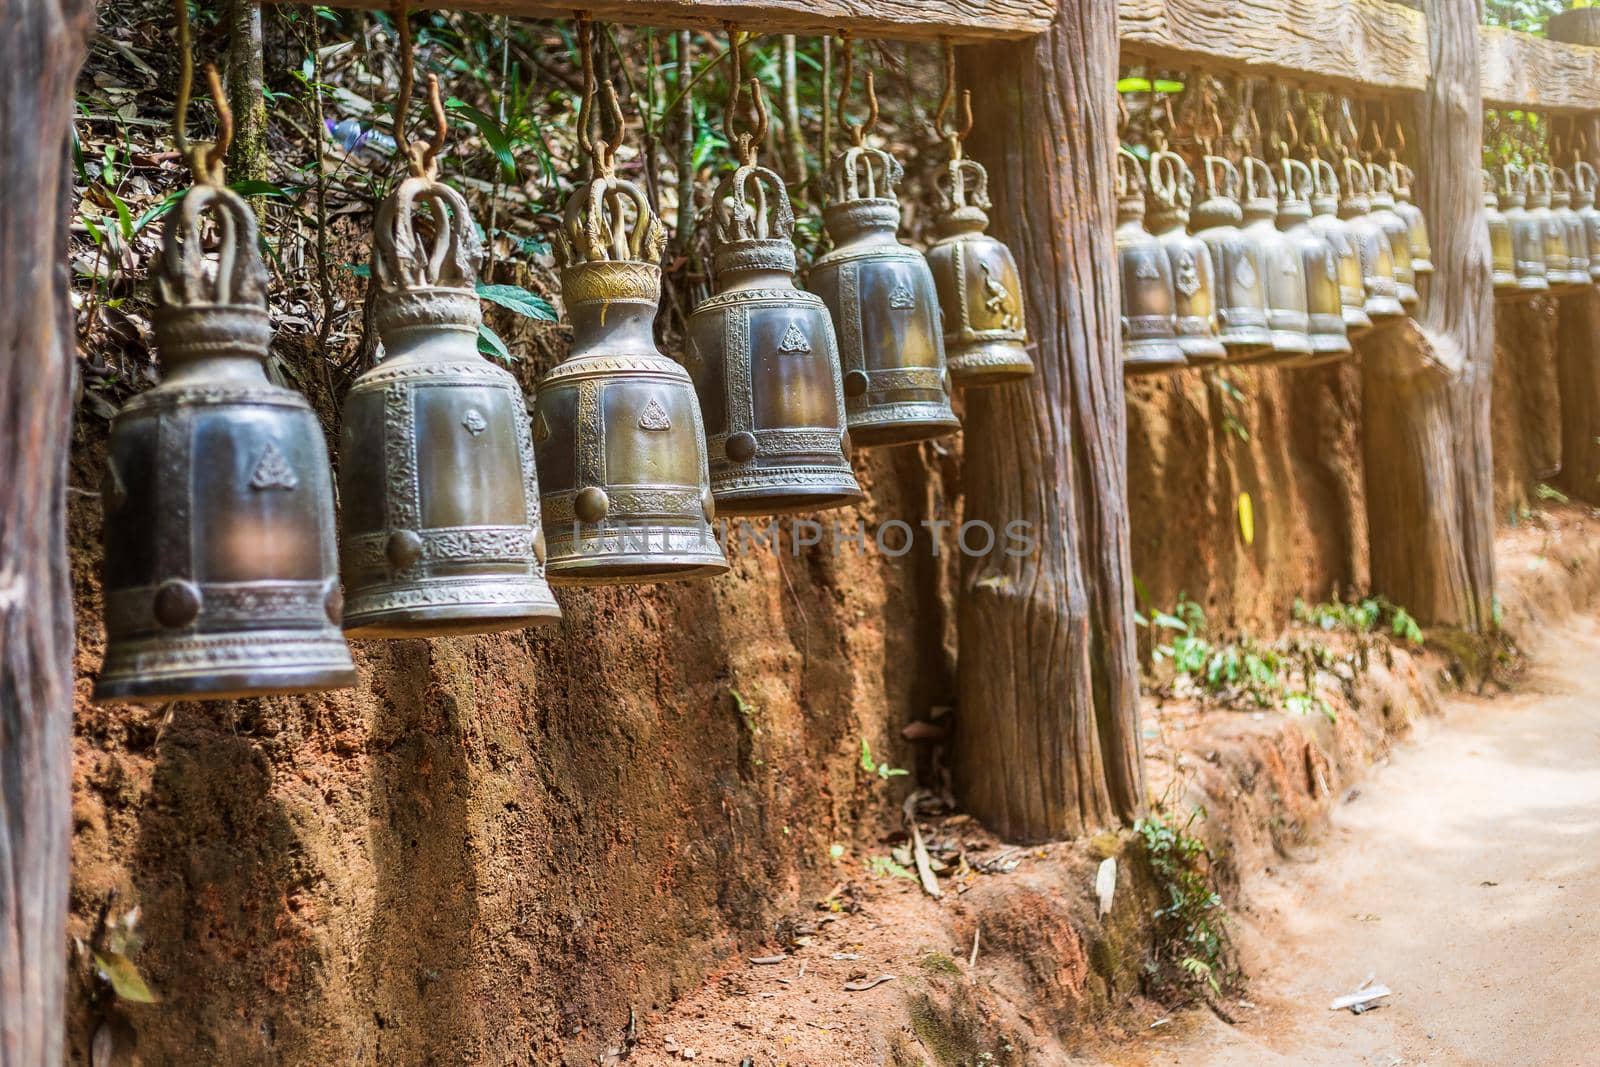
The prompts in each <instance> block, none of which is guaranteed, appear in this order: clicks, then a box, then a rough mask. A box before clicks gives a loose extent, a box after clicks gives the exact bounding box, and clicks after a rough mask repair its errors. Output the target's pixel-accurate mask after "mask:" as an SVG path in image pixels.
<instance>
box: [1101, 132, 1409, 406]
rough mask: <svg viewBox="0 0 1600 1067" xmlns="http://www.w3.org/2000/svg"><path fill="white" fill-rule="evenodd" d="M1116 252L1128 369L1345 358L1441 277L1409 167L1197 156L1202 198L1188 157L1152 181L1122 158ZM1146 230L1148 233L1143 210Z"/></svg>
mask: <svg viewBox="0 0 1600 1067" xmlns="http://www.w3.org/2000/svg"><path fill="white" fill-rule="evenodd" d="M1118 165H1119V173H1118V199H1117V234H1116V235H1117V252H1118V257H1119V264H1120V270H1121V277H1122V331H1123V370H1124V372H1125V373H1127V374H1130V375H1131V374H1149V373H1158V372H1164V371H1171V370H1175V369H1178V368H1181V367H1185V366H1205V365H1208V364H1213V363H1217V362H1220V361H1222V360H1227V361H1229V362H1232V363H1280V364H1282V365H1285V366H1294V367H1306V366H1314V365H1316V364H1320V363H1326V362H1331V361H1333V360H1338V359H1343V358H1344V357H1346V356H1348V355H1350V354H1351V352H1352V348H1351V344H1350V341H1351V339H1352V338H1354V337H1357V336H1359V335H1360V334H1361V333H1363V332H1365V331H1367V330H1370V329H1371V328H1373V327H1374V326H1375V325H1381V324H1384V323H1386V322H1394V321H1398V320H1400V319H1402V318H1404V317H1405V315H1406V314H1407V313H1408V310H1409V309H1412V308H1414V307H1415V305H1416V303H1417V301H1418V299H1419V297H1418V294H1417V287H1416V282H1417V278H1418V276H1420V275H1425V274H1429V273H1431V272H1432V270H1433V263H1432V262H1431V258H1432V251H1431V248H1430V245H1429V241H1428V228H1427V224H1426V223H1425V222H1424V221H1423V217H1422V212H1421V211H1420V210H1419V209H1418V208H1417V207H1416V205H1415V204H1413V203H1412V202H1411V191H1410V182H1411V171H1410V170H1409V168H1407V167H1405V166H1404V165H1403V164H1400V163H1398V162H1396V163H1391V164H1389V165H1388V166H1384V165H1381V164H1377V163H1367V164H1363V163H1362V162H1361V161H1359V160H1356V159H1346V160H1345V161H1344V171H1345V174H1344V178H1345V183H1344V190H1343V195H1342V196H1341V195H1340V184H1339V178H1338V173H1337V171H1336V170H1335V168H1334V167H1333V165H1332V164H1331V163H1329V162H1328V161H1327V160H1323V159H1318V158H1313V159H1312V160H1310V161H1309V162H1303V161H1301V160H1298V159H1290V158H1286V159H1284V160H1282V161H1281V163H1280V168H1281V169H1280V170H1279V171H1277V172H1276V173H1275V172H1274V170H1273V169H1272V168H1271V167H1270V166H1268V165H1267V164H1266V163H1265V162H1264V161H1262V160H1260V159H1255V158H1250V157H1246V159H1245V160H1244V164H1243V174H1242V175H1241V173H1240V171H1239V168H1237V167H1236V166H1235V165H1234V164H1233V162H1232V161H1230V160H1228V159H1225V158H1222V157H1219V156H1205V157H1203V167H1204V176H1205V198H1204V199H1202V200H1201V201H1200V203H1199V204H1198V206H1194V207H1193V211H1192V212H1191V210H1190V209H1191V206H1192V205H1193V201H1194V195H1195V189H1196V186H1197V184H1198V183H1197V181H1196V179H1195V176H1194V174H1193V173H1192V172H1191V171H1190V169H1189V167H1188V165H1187V164H1186V163H1185V161H1184V159H1183V157H1181V156H1179V155H1178V154H1176V153H1174V152H1170V151H1165V150H1163V151H1159V152H1155V153H1153V154H1152V155H1151V158H1150V163H1149V170H1148V176H1147V174H1146V172H1145V170H1144V168H1143V166H1142V164H1141V163H1140V161H1139V160H1138V159H1137V157H1135V156H1134V155H1133V154H1132V153H1131V152H1128V151H1126V150H1123V152H1122V153H1121V154H1120V155H1119V157H1118ZM1147 204H1148V211H1149V214H1150V226H1149V227H1148V228H1147V227H1146V224H1145V216H1146V211H1147Z"/></svg>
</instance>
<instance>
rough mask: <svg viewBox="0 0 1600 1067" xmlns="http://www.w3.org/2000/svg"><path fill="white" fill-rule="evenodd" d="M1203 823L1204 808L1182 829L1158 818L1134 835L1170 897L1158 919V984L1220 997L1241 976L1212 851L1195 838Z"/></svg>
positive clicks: (1143, 822) (1138, 825)
mask: <svg viewBox="0 0 1600 1067" xmlns="http://www.w3.org/2000/svg"><path fill="white" fill-rule="evenodd" d="M1203 818H1205V809H1204V808H1196V809H1194V811H1192V812H1190V813H1189V818H1188V819H1187V820H1186V821H1185V822H1184V823H1183V825H1182V826H1175V825H1173V824H1172V823H1170V822H1168V821H1167V820H1166V818H1165V817H1163V816H1162V815H1160V814H1155V815H1150V816H1148V817H1146V818H1143V819H1140V820H1139V821H1138V822H1136V823H1135V824H1134V830H1135V831H1136V832H1137V833H1138V834H1139V839H1140V842H1141V844H1143V846H1144V851H1145V856H1146V858H1147V859H1148V860H1149V862H1150V869H1151V871H1152V872H1153V873H1154V874H1155V877H1156V882H1157V883H1158V885H1159V886H1160V888H1161V890H1162V893H1163V894H1164V895H1165V897H1166V903H1165V904H1164V905H1162V906H1161V907H1159V908H1157V909H1156V910H1155V914H1154V918H1155V920H1156V968H1155V977H1156V979H1157V981H1158V983H1159V982H1166V983H1171V984H1174V985H1178V986H1180V987H1190V988H1193V987H1197V986H1198V987H1202V988H1209V989H1210V991H1211V992H1212V993H1213V994H1221V993H1222V991H1223V990H1224V989H1225V988H1227V987H1230V986H1233V985H1235V984H1236V983H1237V982H1238V980H1239V977H1240V976H1239V971H1238V968H1237V966H1236V965H1235V963H1234V953H1233V943H1232V940H1231V938H1230V936H1229V932H1228V914H1227V909H1226V908H1225V907H1224V905H1223V903H1222V896H1221V894H1219V893H1218V892H1217V889H1216V884H1215V881H1216V880H1215V877H1214V874H1213V871H1212V857H1211V853H1210V850H1208V849H1207V848H1206V845H1205V842H1204V841H1201V840H1200V839H1199V838H1198V837H1195V836H1194V835H1193V834H1191V833H1190V830H1191V829H1192V828H1193V827H1194V824H1195V822H1196V820H1199V819H1203Z"/></svg>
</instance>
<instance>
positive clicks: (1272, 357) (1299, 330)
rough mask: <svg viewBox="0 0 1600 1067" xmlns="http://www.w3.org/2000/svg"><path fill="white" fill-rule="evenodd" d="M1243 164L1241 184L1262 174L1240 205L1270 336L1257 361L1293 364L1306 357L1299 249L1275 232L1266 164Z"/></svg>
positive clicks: (1274, 204) (1275, 209)
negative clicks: (1257, 264)
mask: <svg viewBox="0 0 1600 1067" xmlns="http://www.w3.org/2000/svg"><path fill="white" fill-rule="evenodd" d="M1245 164H1246V166H1247V168H1248V169H1247V172H1246V173H1247V180H1249V179H1254V177H1255V176H1256V175H1257V174H1261V175H1263V176H1264V182H1263V185H1262V187H1261V188H1260V189H1259V190H1258V189H1257V188H1256V186H1255V184H1254V181H1253V180H1251V181H1250V195H1249V196H1247V198H1246V199H1245V203H1244V235H1245V237H1247V238H1249V239H1250V240H1251V241H1253V242H1255V245H1256V247H1257V248H1258V249H1259V250H1260V255H1261V273H1262V278H1263V282H1264V290H1265V292H1264V295H1265V297H1266V302H1267V329H1268V330H1269V331H1270V332H1271V334H1272V351H1271V352H1270V353H1267V354H1265V355H1264V356H1263V357H1262V360H1263V361H1270V362H1284V361H1293V360H1296V359H1297V358H1298V357H1301V356H1309V355H1310V354H1311V338H1310V336H1308V331H1309V329H1310V320H1309V318H1308V316H1307V314H1306V276H1305V270H1304V267H1303V266H1302V265H1301V262H1300V250H1299V249H1298V248H1296V247H1295V244H1294V242H1293V241H1291V240H1289V238H1288V237H1287V236H1286V235H1285V234H1284V233H1283V232H1282V231H1280V230H1279V229H1278V201H1277V197H1276V196H1274V195H1272V190H1273V182H1272V177H1271V173H1270V172H1269V171H1268V170H1267V166H1266V164H1265V163H1262V162H1261V161H1260V160H1258V159H1252V158H1246V160H1245Z"/></svg>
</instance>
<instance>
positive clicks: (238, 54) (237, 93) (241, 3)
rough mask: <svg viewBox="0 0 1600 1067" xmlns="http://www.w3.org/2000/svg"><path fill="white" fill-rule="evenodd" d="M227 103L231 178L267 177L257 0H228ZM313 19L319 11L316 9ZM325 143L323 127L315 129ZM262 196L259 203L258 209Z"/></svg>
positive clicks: (235, 179)
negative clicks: (230, 114) (230, 128)
mask: <svg viewBox="0 0 1600 1067" xmlns="http://www.w3.org/2000/svg"><path fill="white" fill-rule="evenodd" d="M223 17H224V18H225V19H226V21H227V29H228V105H229V106H230V107H231V108H233V144H232V145H231V146H230V147H229V148H228V177H229V179H230V180H231V181H236V182H239V181H266V180H267V98H266V96H265V95H264V94H263V93H262V91H261V90H262V82H261V62H262V60H261V8H260V7H259V6H257V4H256V0H228V5H227V7H226V8H225V9H224V16H223ZM312 18H313V20H315V18H316V15H315V13H313V15H312ZM312 133H313V134H314V135H315V136H316V137H317V138H318V141H317V144H318V146H319V147H320V146H321V144H322V141H321V137H322V131H321V130H313V131H312ZM260 206H261V205H260V200H259V198H257V200H256V207H257V209H258V210H259V208H260Z"/></svg>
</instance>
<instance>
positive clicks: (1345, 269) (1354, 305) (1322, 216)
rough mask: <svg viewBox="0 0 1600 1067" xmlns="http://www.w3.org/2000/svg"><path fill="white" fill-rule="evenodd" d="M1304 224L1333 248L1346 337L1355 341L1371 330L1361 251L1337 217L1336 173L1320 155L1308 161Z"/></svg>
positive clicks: (1337, 187)
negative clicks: (1306, 220)
mask: <svg viewBox="0 0 1600 1067" xmlns="http://www.w3.org/2000/svg"><path fill="white" fill-rule="evenodd" d="M1307 225H1309V226H1310V228H1311V232H1312V233H1314V234H1316V235H1317V236H1318V237H1321V238H1322V239H1323V240H1324V241H1327V242H1328V247H1329V248H1331V249H1332V250H1333V261H1334V269H1335V271H1336V272H1337V273H1338V277H1339V311H1340V314H1341V315H1342V316H1343V318H1344V329H1345V336H1346V337H1347V338H1349V339H1350V340H1355V339H1356V338H1357V337H1360V336H1361V335H1362V334H1364V333H1366V332H1367V331H1368V330H1370V329H1372V319H1371V317H1370V316H1368V315H1367V308H1366V304H1367V288H1366V284H1365V282H1363V280H1362V276H1361V252H1360V250H1359V249H1358V248H1357V247H1356V239H1355V235H1354V234H1353V233H1351V231H1350V224H1349V223H1348V222H1346V221H1345V220H1344V219H1341V218H1340V217H1339V176H1338V173H1337V172H1336V171H1335V170H1334V169H1333V164H1332V163H1329V162H1328V161H1327V160H1326V159H1322V158H1320V157H1313V158H1312V160H1311V221H1310V222H1309V223H1308V224H1307Z"/></svg>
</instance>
